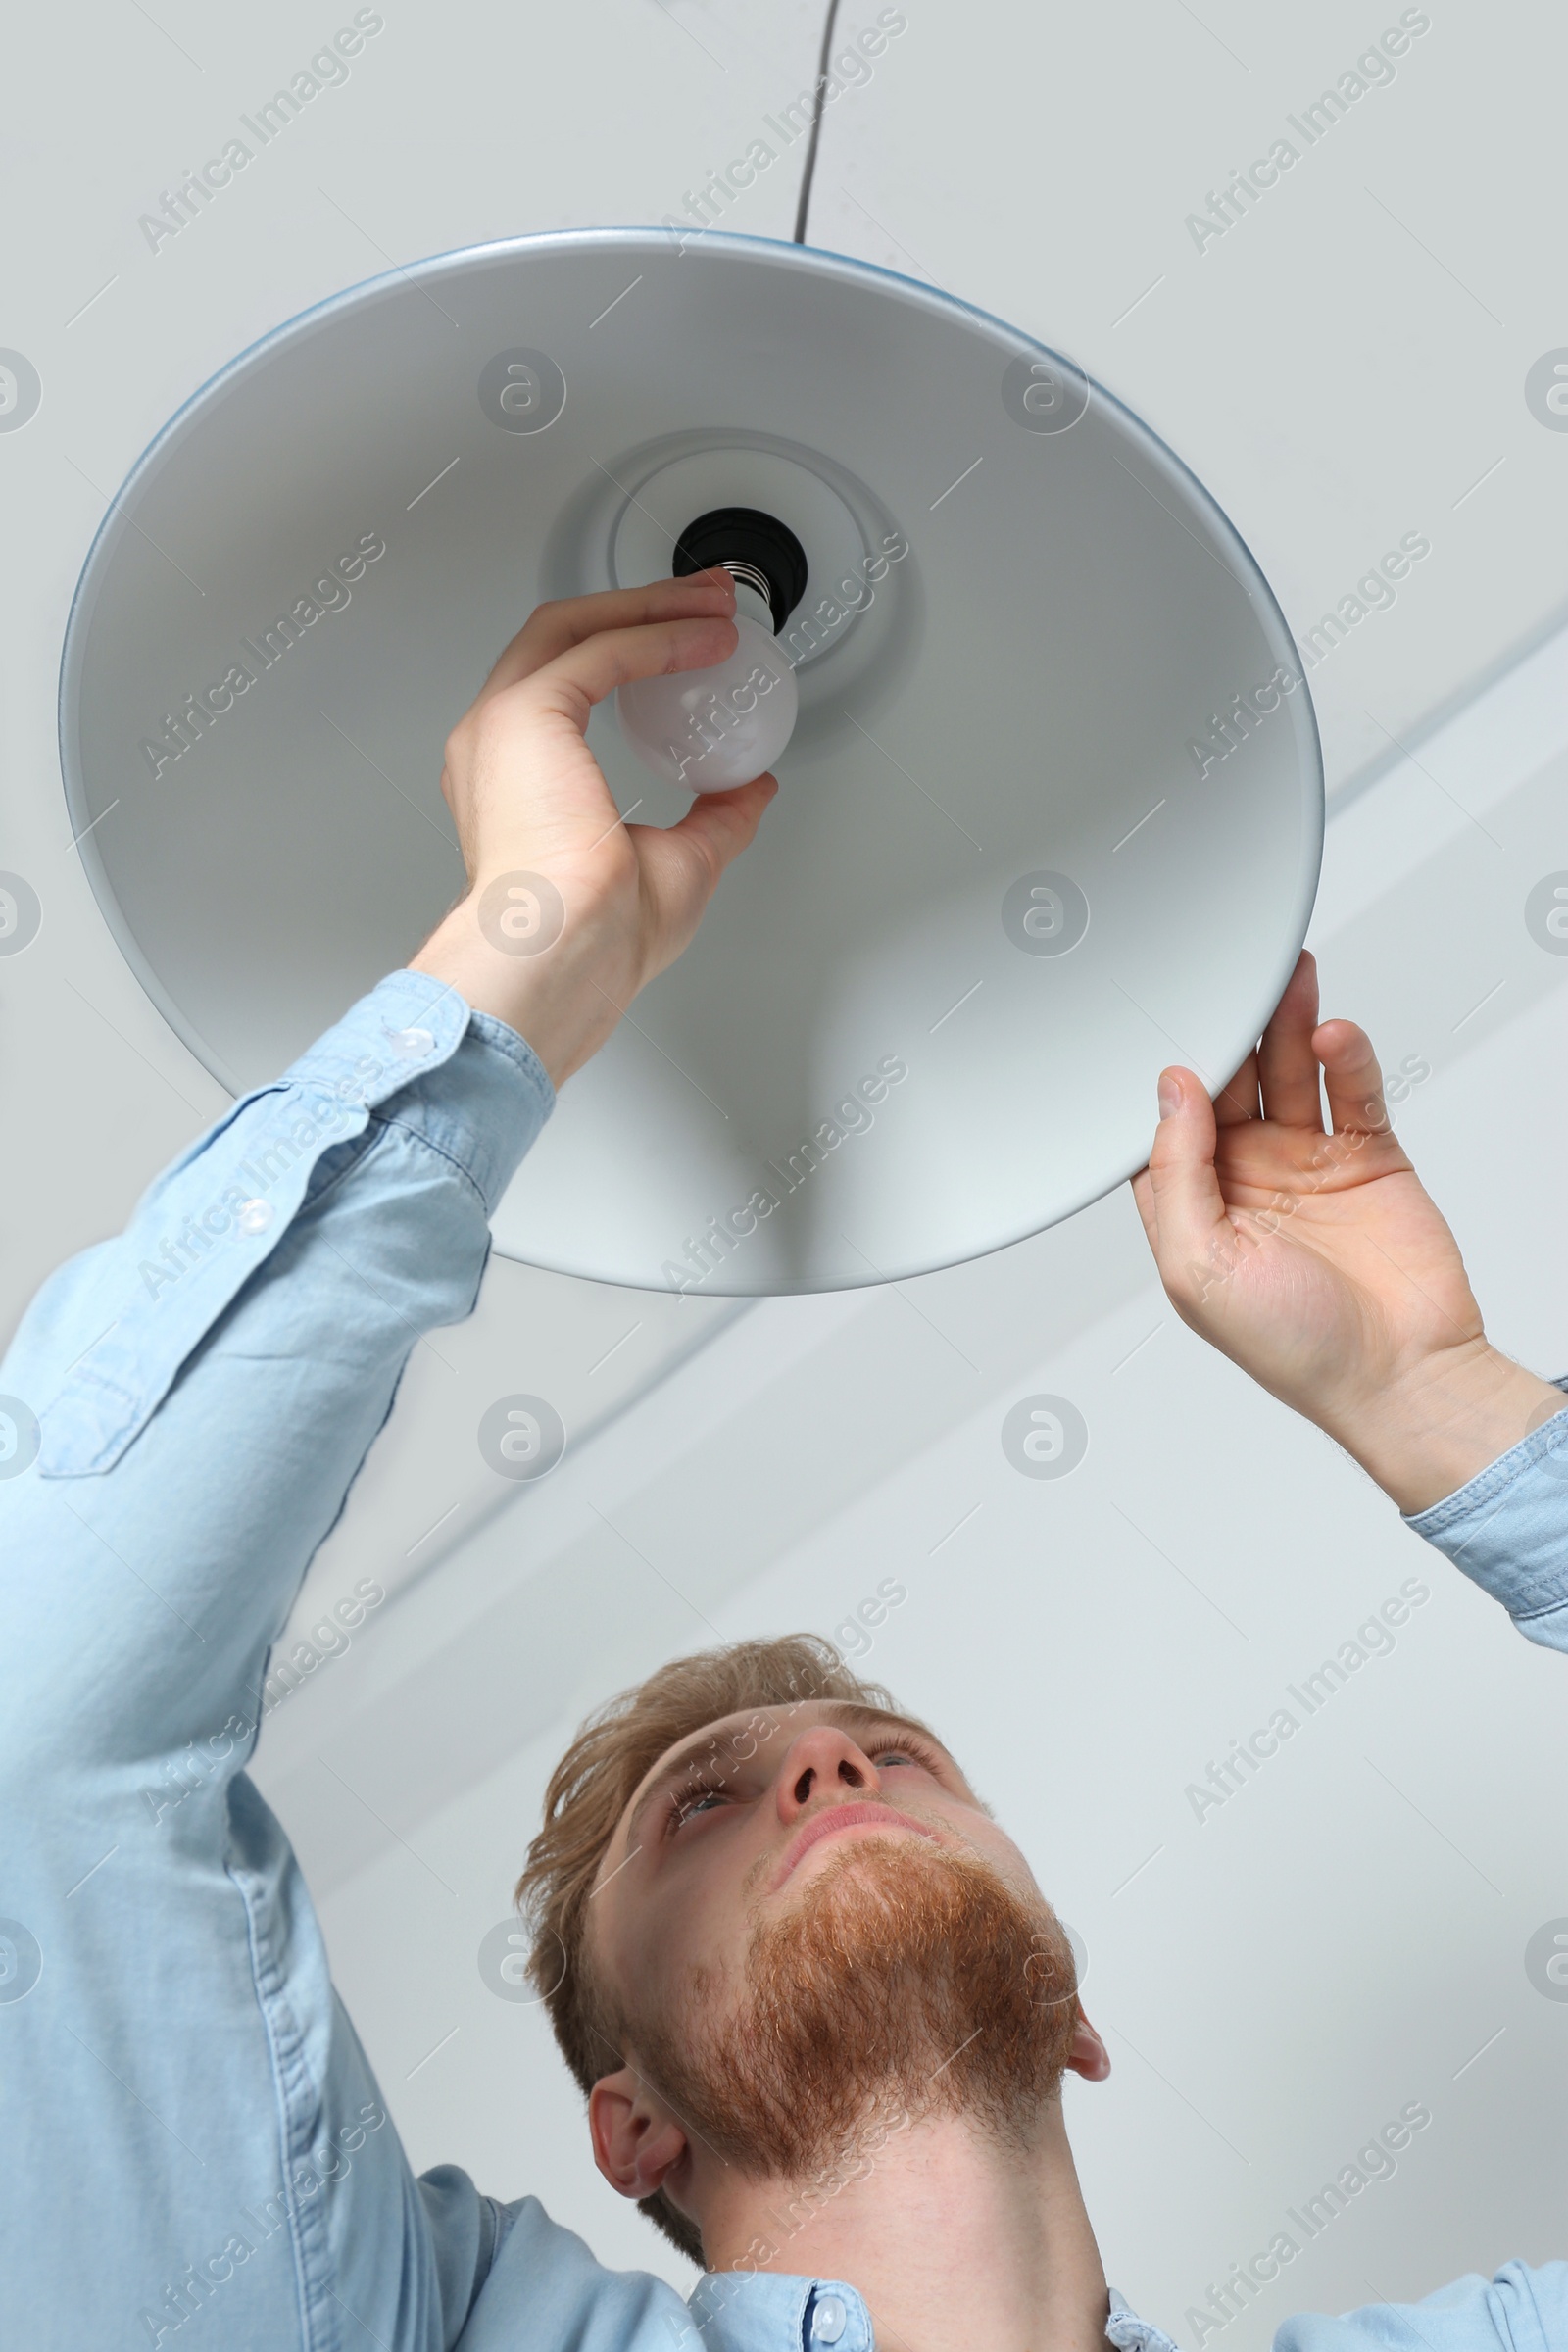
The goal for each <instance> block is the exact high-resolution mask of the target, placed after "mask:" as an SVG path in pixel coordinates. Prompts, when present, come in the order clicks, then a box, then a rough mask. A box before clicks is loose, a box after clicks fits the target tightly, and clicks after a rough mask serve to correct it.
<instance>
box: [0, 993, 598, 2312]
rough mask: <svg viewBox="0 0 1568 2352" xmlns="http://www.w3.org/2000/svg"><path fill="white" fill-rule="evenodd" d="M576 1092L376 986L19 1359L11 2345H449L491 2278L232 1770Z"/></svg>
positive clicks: (168, 1182)
mask: <svg viewBox="0 0 1568 2352" xmlns="http://www.w3.org/2000/svg"><path fill="white" fill-rule="evenodd" d="M553 1103H554V1092H553V1089H552V1087H551V1084H550V1081H549V1078H548V1076H547V1075H546V1073H545V1072H544V1070H543V1069H542V1068H541V1066H540V1064H539V1063H538V1061H537V1059H536V1058H535V1056H534V1054H532V1052H531V1051H530V1049H529V1048H528V1047H527V1046H526V1045H525V1044H524V1042H523V1041H522V1039H521V1038H519V1037H518V1036H516V1035H515V1032H513V1031H512V1030H510V1029H509V1028H507V1027H506V1026H505V1024H503V1023H502V1022H500V1021H496V1020H493V1019H491V1018H489V1017H488V1016H487V1015H483V1014H477V1013H472V1012H470V1010H469V1008H468V1006H467V1005H466V1004H465V1003H464V1002H463V1000H462V998H461V997H459V996H457V995H456V994H455V993H454V992H453V991H452V990H450V989H443V988H442V987H441V985H440V983H439V982H437V981H436V980H434V979H432V978H431V977H429V976H428V975H426V974H421V973H417V972H408V971H404V972H396V973H393V974H392V975H391V976H390V977H389V978H387V979H385V980H383V981H382V982H381V983H380V985H379V986H378V987H377V988H376V989H375V990H373V991H372V993H371V994H370V995H369V996H368V997H367V998H365V999H364V1000H363V1001H362V1002H361V1003H360V1004H359V1005H355V1006H354V1007H353V1008H352V1009H351V1010H350V1011H349V1012H348V1013H347V1014H346V1015H345V1017H344V1018H343V1020H341V1021H340V1022H339V1023H338V1024H337V1026H336V1027H335V1028H333V1029H332V1030H330V1031H329V1032H328V1033H327V1035H326V1036H325V1037H323V1038H321V1039H320V1040H319V1042H318V1043H317V1044H316V1045H315V1046H313V1047H312V1048H311V1050H310V1052H309V1053H307V1054H305V1055H304V1056H303V1057H302V1058H301V1059H300V1060H299V1061H297V1062H296V1063H295V1064H294V1066H293V1067H292V1069H290V1070H289V1071H287V1072H286V1073H285V1075H284V1076H283V1077H282V1078H281V1079H279V1080H278V1081H277V1082H276V1083H275V1084H274V1085H271V1086H268V1087H263V1088H261V1089H259V1090H258V1091H257V1092H256V1093H254V1094H251V1095H248V1096H246V1097H245V1098H244V1099H243V1100H242V1101H241V1102H239V1103H236V1104H235V1106H234V1107H233V1109H232V1110H231V1111H229V1112H228V1113H227V1115H226V1116H225V1117H223V1118H222V1119H221V1120H220V1121H219V1122H218V1123H217V1125H216V1126H215V1127H213V1128H212V1129H211V1130H210V1131H209V1132H208V1133H207V1134H206V1135H204V1136H203V1137H202V1138H201V1139H200V1140H199V1141H198V1142H197V1143H196V1144H195V1145H194V1146H193V1147H192V1148H191V1150H190V1151H189V1152H186V1153H185V1154H184V1155H183V1157H182V1158H181V1159H179V1160H178V1161H177V1162H176V1163H175V1164H174V1165H173V1166H172V1168H170V1169H169V1170H167V1171H166V1173H165V1174H164V1175H163V1176H161V1177H160V1178H159V1179H158V1180H157V1182H156V1183H155V1184H154V1185H153V1186H152V1187H151V1189H150V1190H149V1192H148V1193H147V1195H146V1196H145V1198H144V1199H143V1200H142V1201H141V1202H140V1203H139V1205H138V1206H137V1208H136V1210H135V1212H134V1214H133V1216H132V1218H131V1220H130V1223H129V1225H128V1226H127V1228H126V1230H125V1231H124V1233H123V1234H122V1235H120V1236H119V1237H117V1238H116V1239H114V1240H112V1241H108V1242H105V1243H103V1244H101V1245H100V1246H99V1247H97V1248H96V1249H93V1250H87V1251H86V1252H85V1253H84V1254H83V1255H81V1256H80V1257H77V1258H75V1259H73V1261H72V1262H71V1263H70V1264H68V1265H67V1266H65V1267H63V1268H62V1269H61V1270H60V1271H59V1272H58V1273H57V1274H55V1275H54V1276H53V1277H52V1278H51V1279H50V1280H49V1282H47V1283H46V1284H45V1285H44V1288H43V1289H42V1291H41V1292H40V1293H39V1295H38V1297H37V1298H36V1299H34V1301H33V1303H32V1305H31V1306H30V1307H29V1309H28V1311H27V1313H26V1315H25V1317H24V1320H23V1323H22V1326H21V1329H20V1330H19V1332H18V1334H17V1337H16V1340H15V1342H14V1343H13V1346H12V1348H11V1349H10V1351H9V1353H8V1354H7V1357H6V1359H5V1362H4V1364H3V1365H0V1804H3V1806H4V1809H5V1815H6V1819H7V1823H8V1850H7V1868H6V1885H5V1890H4V1893H5V1899H4V1901H3V1903H0V1909H3V1910H4V1911H5V1913H6V1914H7V1916H6V1918H5V1919H4V1920H0V2003H10V2004H12V2006H10V2007H7V2008H6V2009H5V2012H4V2024H5V2026H6V2027H7V2028H8V2029H10V2031H9V2032H8V2033H7V2034H6V2035H5V2040H6V2070H7V2088H8V2097H9V2098H10V2099H11V2100H12V2101H13V2102H14V2110H15V2112H16V2113H17V2114H25V2115H26V2116H27V2117H28V2119H29V2133H28V2139H27V2144H26V2147H25V2152H24V2150H23V2148H22V2144H21V2142H20V2141H19V2142H18V2143H17V2145H16V2146H15V2147H14V2148H11V2147H7V2148H4V2149H0V2211H3V2212H4V2215H5V2225H4V2235H5V2239H6V2256H5V2270H6V2279H7V2298H8V2308H12V2309H14V2312H15V2318H16V2330H17V2333H18V2340H19V2341H27V2342H32V2343H44V2342H60V2341H65V2340H68V2339H69V2340H70V2341H71V2342H73V2343H79V2344H83V2345H86V2344H104V2345H108V2344H111V2343H117V2344H118V2343H123V2342H128V2341H130V2340H131V2338H132V2337H134V2339H135V2340H136V2341H137V2342H150V2343H153V2344H168V2343H169V2342H171V2341H172V2339H173V2336H174V2334H175V2333H176V2332H177V2330H178V2329H179V2327H182V2326H183V2324H184V2322H185V2321H186V2320H187V2319H189V2318H192V2317H196V2316H198V2315H199V2314H200V2312H201V2310H202V2309H203V2307H204V2305H205V2303H206V2302H207V2301H212V2300H217V2301H218V2303H219V2313H218V2316H217V2317H216V2318H215V2319H211V2320H209V2321H208V2323H207V2334H208V2336H209V2337H211V2334H212V2330H213V2329H214V2328H215V2327H216V2329H217V2340H219V2341H221V2342H223V2343H229V2344H240V2343H245V2344H251V2343H254V2344H266V2345H268V2346H269V2347H270V2348H275V2352H294V2348H295V2347H300V2346H305V2345H310V2346H313V2347H315V2346H323V2345H327V2344H338V2343H347V2342H348V2341H349V2340H351V2339H352V2340H353V2341H354V2342H356V2343H357V2342H360V2341H362V2340H364V2341H367V2342H369V2341H375V2342H379V2343H382V2344H384V2345H386V2346H387V2347H389V2352H442V2348H443V2347H450V2345H451V2344H452V2343H453V2341H454V2340H455V2337H456V2335H457V2333H458V2330H459V2328H460V2327H461V2326H462V2323H463V2320H464V2317H465V2314H466V2309H467V2306H468V2304H469V2302H470V2301H471V2299H472V2296H473V2293H474V2291H475V2289H476V2285H477V2282H478V2280H479V2278H481V2277H482V2276H483V2273H484V2270H485V2268H486V2266H487V2263H488V2260H489V2250H490V2246H491V2244H492V2243H493V2240H494V2234H495V2233H494V2214H493V2209H492V2208H490V2207H488V2206H487V2204H486V2202H485V2201H484V2200H482V2199H481V2198H479V2197H478V2195H477V2192H476V2191H475V2190H474V2188H473V2186H472V2183H471V2182H469V2181H468V2180H466V2177H465V2176H464V2175H462V2174H459V2173H455V2172H452V2171H450V2170H448V2171H446V2172H443V2173H441V2174H439V2175H437V2176H432V2177H431V2179H430V2180H427V2181H426V2182H424V2183H422V2184H417V2183H416V2182H415V2180H413V2177H412V2175H411V2173H410V2170H409V2167H408V2164H407V2161H406V2159H405V2157H404V2154H403V2150H402V2148H401V2145H400V2144H399V2142H398V2138H397V2133H396V2130H395V2127H394V2126H393V2124H392V2122H391V2119H390V2118H389V2117H388V2115H387V2113H386V2109H385V2106H384V2104H383V2103H382V2102H381V2099H380V2095H379V2091H378V2088H377V2085H376V2082H375V2078H374V2075H373V2074H372V2072H371V2070H370V2068H369V2065H368V2061H367V2059H366V2057H365V2054H364V2052H363V2050H362V2049H361V2047H360V2045H359V2042H358V2039H357V2037H356V2036H355V2034H354V2032H353V2029H352V2026H351V2025H350V2023H349V2021H348V2019H347V2018H346V2016H345V2015H344V2013H343V2011H342V2008H341V2004H339V2003H338V2002H337V2000H336V1998H335V1996H334V1993H333V1990H332V1985H331V1977H330V1970H329V1966H328V1961H327V1954H326V1949H325V1944H324V1940H323V1938H322V1936H321V1932H320V1928H319V1922H318V1921H317V1919H316V1916H315V1913H314V1910H313V1908H312V1905H311V1902H310V1898H309V1895H308V1893H307V1891H306V1889H305V1887H304V1885H303V1883H302V1881H301V1878H300V1874H299V1868H298V1864H297V1863H296V1861H295V1859H294V1855H293V1853H292V1850H291V1848H290V1846H289V1843H288V1840H287V1838H286V1836H285V1835H284V1833H283V1831H282V1829H281V1827H280V1825H279V1824H278V1823H277V1822H276V1820H275V1819H274V1818H273V1816H272V1815H271V1814H270V1811H269V1809H268V1808H267V1806H266V1805H265V1804H264V1803H263V1801H262V1799H261V1797H260V1795H259V1794H258V1792H257V1791H256V1789H255V1788H254V1786H253V1784H252V1783H251V1781H250V1778H249V1776H248V1774H247V1773H246V1772H245V1771H244V1769H243V1767H244V1765H245V1763H246V1762H247V1760H248V1758H249V1756H250V1754H251V1752H252V1750H253V1748H254V1746H255V1743H256V1740H257V1736H258V1732H259V1728H260V1722H261V1716H262V1711H263V1710H262V1704H261V1692H262V1688H263V1682H264V1678H265V1675H266V1671H267V1661H268V1654H269V1650H270V1645H271V1643H272V1642H273V1641H274V1640H275V1639H276V1637H277V1634H278V1632H279V1631H280V1629H281V1627H282V1625H283V1623H284V1621H285V1619H286V1617H287V1615H288V1612H289V1609H290V1608H291V1606H292V1604H293V1601H294V1598H295V1595H296V1593H297V1592H298V1589H299V1585H300V1581H301V1579H302V1577H303V1576H304V1574H305V1570H306V1568H307V1566H308V1565H309V1562H310V1560H311V1558H312V1555H313V1554H314V1552H315V1551H316V1549H317V1547H318V1545H319V1544H320V1542H321V1540H322V1538H323V1537H324V1536H325V1535H326V1534H327V1532H328V1531H329V1529H330V1528H331V1526H332V1524H333V1522H334V1521H335V1520H336V1518H337V1516H338V1514H339V1512H340V1511H341V1509H342V1507H343V1503H344V1499H345V1497H346V1495H347V1494H348V1491H349V1488H350V1486H351V1485H352V1483H353V1480H354V1478H355V1476H356V1474H357V1472H358V1470H359V1468H360V1465H361V1463H362V1462H363V1460H364V1458H365V1455H366V1453H367V1451H368V1448H369V1446H370V1445H371V1443H372V1442H373V1440H374V1438H375V1436H376V1434H377V1432H378V1431H379V1430H380V1428H381V1427H382V1424H383V1423H384V1422H385V1420H386V1417H387V1414H388V1412H389V1411H390V1410H391V1406H392V1401H393V1398H394V1396H395V1395H396V1391H397V1386H398V1382H399V1379H400V1377H401V1374H402V1371H403V1367H404V1364H405V1363H406V1361H407V1359H408V1357H409V1355H410V1353H411V1352H412V1350H413V1349H414V1348H416V1347H417V1345H418V1344H419V1343H420V1341H421V1339H422V1337H423V1335H424V1334H425V1333H426V1332H427V1331H430V1330H431V1329H433V1328H434V1327H436V1326H438V1325H442V1324H449V1323H455V1322H458V1321H460V1320H461V1319H462V1318H463V1317H464V1316H466V1314H467V1313H468V1312H469V1311H470V1309H471V1308H472V1306H473V1303H474V1299H475V1297H476V1295H477V1292H478V1286H479V1281H480V1277H481V1275H482V1274H483V1271H484V1266H485V1262H486V1258H487V1256H488V1253H489V1246H490V1235H489V1215H490V1211H491V1209H492V1208H493V1207H494V1205H495V1203H496V1201H497V1200H498V1199H499V1197H500V1195H501V1192H502V1191H503V1189H504V1188H505V1186H506V1184H507V1182H508V1180H509V1179H510V1177H511V1175H512V1172H513V1170H514V1169H515V1166H516V1164H517V1162H518V1160H519V1159H520V1158H521V1156H522V1154H523V1152H524V1151H525V1150H526V1149H527V1148H528V1146H529V1144H530V1143H531V1142H532V1141H533V1139H534V1137H535V1136H536V1135H537V1134H538V1132H539V1130H540V1128H541V1127H542V1125H543V1124H544V1121H545V1119H546V1117H547V1116H548V1115H549V1112H550V1109H551V1107H552V1105H553ZM348 1770H349V1777H350V1781H352V1766H349V1767H348ZM340 1777H342V1776H341V1775H340ZM431 1884H432V1885H433V1884H434V1882H433V1881H432V1882H431ZM436 1892H437V1898H438V1899H439V1888H437V1890H436ZM425 1899H428V1896H427V1895H426V1898H425ZM432 2039H434V2034H432ZM13 2138H15V2135H14V2134H13ZM84 2228H88V2229H90V2230H91V2233H92V2237H93V2248H94V2253H93V2260H92V2261H91V2262H83V2261H82V2260H81V2258H80V2245H81V2232H82V2230H83V2229H84ZM345 2314H352V2315H353V2322H354V2323H357V2325H354V2324H351V2321H350V2319H349V2318H348V2317H346V2316H345Z"/></svg>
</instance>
